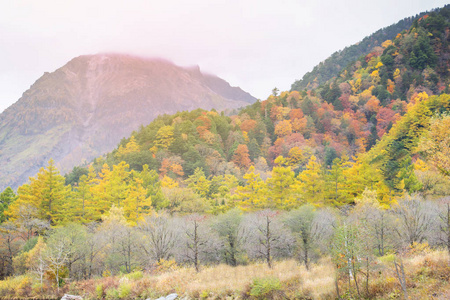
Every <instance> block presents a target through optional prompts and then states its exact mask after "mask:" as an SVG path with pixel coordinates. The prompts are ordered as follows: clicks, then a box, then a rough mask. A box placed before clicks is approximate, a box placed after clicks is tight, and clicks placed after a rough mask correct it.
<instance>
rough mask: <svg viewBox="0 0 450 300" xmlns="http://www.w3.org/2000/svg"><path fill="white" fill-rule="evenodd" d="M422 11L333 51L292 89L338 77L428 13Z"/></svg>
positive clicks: (297, 89) (315, 86)
mask: <svg viewBox="0 0 450 300" xmlns="http://www.w3.org/2000/svg"><path fill="white" fill-rule="evenodd" d="M426 14H427V12H422V13H420V14H417V15H416V16H413V17H408V18H404V19H403V20H400V21H398V22H397V23H395V24H392V25H390V26H388V27H385V28H382V29H379V30H378V31H376V32H374V33H373V34H371V35H370V36H367V37H365V38H364V39H363V40H362V41H360V42H358V43H356V44H354V45H351V46H349V47H346V48H344V49H343V50H341V51H337V52H335V53H333V54H332V55H331V56H330V57H329V58H327V59H326V60H324V61H323V62H321V63H320V64H318V65H317V66H315V67H314V69H313V70H312V71H310V72H307V73H306V74H305V75H303V77H302V79H300V80H297V81H295V82H294V83H293V84H292V86H291V90H292V91H294V90H296V91H301V90H304V89H308V90H310V89H313V88H317V87H318V86H319V85H321V84H323V83H325V82H326V81H328V80H330V79H331V78H333V77H336V76H337V75H338V74H339V72H341V70H342V69H343V68H345V67H346V66H347V65H348V64H349V63H352V62H354V61H356V60H357V59H358V58H359V57H360V56H361V55H364V56H365V55H367V54H368V53H369V52H370V51H371V50H372V49H373V48H374V47H379V46H381V43H382V42H384V41H385V40H391V39H394V38H395V37H396V35H397V34H398V33H400V32H402V31H403V30H408V29H409V28H410V27H411V25H412V24H413V23H414V21H415V20H418V19H419V18H421V17H423V16H424V15H426Z"/></svg>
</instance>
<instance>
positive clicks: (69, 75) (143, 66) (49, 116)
mask: <svg viewBox="0 0 450 300" xmlns="http://www.w3.org/2000/svg"><path fill="white" fill-rule="evenodd" d="M255 100H256V99H255V98H254V97H252V96H251V95H250V94H248V93H246V92H244V91H242V90H241V89H240V88H237V87H231V86H230V85H229V84H228V83H227V82H226V81H224V80H222V79H220V78H218V77H216V76H213V75H208V74H203V73H201V72H200V70H199V68H198V67H196V68H182V67H179V66H176V65H174V64H173V63H171V62H169V61H165V60H162V59H147V58H140V57H133V56H128V55H119V54H99V55H85V56H80V57H77V58H74V59H72V60H71V61H70V62H68V63H67V64H66V65H65V66H63V67H62V68H60V69H58V70H56V71H55V72H52V73H45V74H44V75H43V76H42V77H41V78H39V79H38V80H37V81H36V82H35V83H34V84H33V85H32V86H31V87H30V89H29V90H27V91H26V92H25V93H24V94H23V96H22V97H21V98H20V99H19V100H18V101H17V102H16V103H15V104H13V105H11V106H10V107H9V108H8V109H6V110H5V111H4V112H3V113H2V114H1V115H0V165H1V166H2V167H1V172H0V190H3V189H4V188H5V187H6V186H12V187H17V186H18V185H20V184H22V183H24V182H25V181H26V180H27V179H28V177H29V176H32V175H34V174H36V172H37V171H38V170H39V168H41V167H42V166H43V165H44V164H45V163H46V162H47V161H48V160H49V159H50V158H53V159H54V160H55V162H56V163H57V165H58V167H59V168H60V169H61V170H62V171H63V172H64V171H67V170H69V169H71V168H72V167H73V166H74V165H77V164H80V163H81V162H82V161H89V160H90V159H92V158H93V157H96V156H98V155H101V154H102V153H104V152H106V151H110V150H112V149H113V148H114V146H115V145H117V143H118V142H119V141H120V139H121V138H122V137H125V136H128V135H129V134H130V133H131V132H132V131H133V130H136V129H138V128H139V126H140V125H146V124H148V123H150V122H151V121H152V120H153V119H154V118H155V117H156V116H158V115H162V114H168V113H175V112H177V111H182V110H192V109H195V108H203V109H212V108H215V109H217V110H223V109H230V108H238V107H241V106H244V105H247V104H249V103H252V102H254V101H255Z"/></svg>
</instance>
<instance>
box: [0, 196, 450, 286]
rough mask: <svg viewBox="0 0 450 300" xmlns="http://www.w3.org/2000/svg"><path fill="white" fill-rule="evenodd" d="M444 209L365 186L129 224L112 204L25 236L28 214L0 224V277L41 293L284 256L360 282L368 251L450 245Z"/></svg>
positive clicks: (448, 205) (445, 203) (371, 262)
mask: <svg viewBox="0 0 450 300" xmlns="http://www.w3.org/2000/svg"><path fill="white" fill-rule="evenodd" d="M449 212H450V202H449V199H448V197H447V198H445V199H442V201H440V202H430V201H425V200H423V199H421V198H419V197H417V196H413V197H412V198H411V197H405V198H403V199H400V200H399V201H398V204H396V205H394V206H392V208H390V209H388V210H386V209H385V208H383V207H380V205H379V204H378V202H377V200H376V197H375V195H374V193H373V192H370V191H366V192H365V193H364V195H363V198H362V199H361V200H360V201H358V204H357V205H356V206H354V207H349V206H347V207H345V208H342V209H340V210H338V209H332V208H323V209H316V208H315V207H313V206H311V205H303V206H301V207H299V208H297V209H295V210H291V211H289V212H281V211H276V210H268V209H266V210H261V211H257V212H253V213H243V212H242V211H241V210H239V209H233V210H230V211H228V212H226V213H222V214H218V215H203V214H184V215H182V214H174V215H170V214H169V213H167V212H160V213H151V214H149V215H146V216H144V217H143V218H142V219H140V220H139V221H138V222H137V223H132V222H128V221H127V220H126V217H125V210H124V209H121V208H117V207H115V206H113V207H112V208H111V209H110V210H109V212H108V214H107V215H105V216H103V218H102V222H100V223H98V222H92V223H89V224H85V225H82V224H79V223H78V224H77V223H69V224H66V225H64V226H58V227H54V228H48V227H45V226H44V227H40V228H39V229H37V228H34V229H33V230H32V231H31V235H30V223H32V221H31V220H30V222H28V223H20V222H15V223H8V224H4V225H2V230H1V236H2V239H3V240H4V242H3V243H2V246H1V247H2V249H1V250H2V253H4V254H3V255H4V256H3V259H2V274H3V276H11V275H22V274H28V275H29V276H28V277H27V278H32V282H27V283H24V285H29V286H30V287H31V285H33V286H34V287H33V290H35V291H39V290H41V292H42V291H48V289H49V288H52V287H53V288H59V287H60V286H63V285H65V284H67V283H69V282H71V281H74V280H82V279H89V278H92V277H99V276H104V277H105V276H111V275H117V274H127V273H130V272H132V271H136V270H143V271H149V272H150V271H152V270H155V269H157V268H170V266H176V265H185V266H191V267H194V268H195V269H196V270H197V271H199V270H200V269H201V268H202V266H204V265H213V264H219V263H226V264H229V265H231V266H237V265H243V264H248V263H250V262H254V261H264V262H265V263H267V265H268V266H269V267H271V266H272V263H273V262H274V261H277V260H282V259H288V258H296V259H298V260H299V261H300V262H301V263H302V264H304V265H305V266H306V268H309V266H310V264H311V263H314V262H317V260H318V259H320V258H321V257H324V256H330V257H331V258H332V260H333V263H334V264H335V266H336V268H337V270H338V278H339V277H341V276H343V277H344V278H347V277H348V278H354V277H355V278H356V279H355V285H356V286H358V282H357V280H360V282H359V285H360V286H361V287H362V286H363V282H365V280H369V278H367V279H366V278H364V274H369V273H370V272H373V271H374V270H375V269H376V267H377V266H376V264H377V262H376V257H381V256H385V255H388V254H393V253H399V252H400V253H401V252H402V251H404V250H405V249H414V248H421V247H422V248H423V247H446V248H448V249H449V250H450V220H449ZM36 223H39V222H36ZM47 225H48V224H47ZM38 231H40V232H41V234H40V235H39V236H37V235H36V232H38ZM6 249H8V251H5V250H6ZM352 274H353V275H352ZM367 276H368V275H367ZM363 278H364V280H363ZM352 280H353V279H352ZM366 284H368V282H367V283H366ZM38 294H39V292H38Z"/></svg>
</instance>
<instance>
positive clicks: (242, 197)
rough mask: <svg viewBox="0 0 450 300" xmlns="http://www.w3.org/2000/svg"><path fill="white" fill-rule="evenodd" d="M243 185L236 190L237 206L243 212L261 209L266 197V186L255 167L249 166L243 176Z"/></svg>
mask: <svg viewBox="0 0 450 300" xmlns="http://www.w3.org/2000/svg"><path fill="white" fill-rule="evenodd" d="M244 179H245V185H244V186H239V187H238V188H237V198H238V201H239V202H238V206H239V208H241V209H242V210H244V211H250V210H255V209H258V208H263V207H264V206H265V205H266V203H265V197H266V195H265V194H266V185H265V183H264V181H263V180H262V179H261V177H260V175H259V173H255V167H254V166H251V167H250V168H249V169H248V171H247V173H246V174H245V175H244Z"/></svg>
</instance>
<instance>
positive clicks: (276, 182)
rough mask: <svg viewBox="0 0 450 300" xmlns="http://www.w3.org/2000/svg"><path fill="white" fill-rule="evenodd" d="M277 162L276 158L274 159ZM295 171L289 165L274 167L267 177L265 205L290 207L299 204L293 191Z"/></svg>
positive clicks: (282, 207)
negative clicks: (270, 174)
mask: <svg viewBox="0 0 450 300" xmlns="http://www.w3.org/2000/svg"><path fill="white" fill-rule="evenodd" d="M275 162H277V160H275ZM294 183H295V173H294V172H293V171H292V170H291V167H282V166H279V167H274V168H273V170H272V177H270V178H268V179H267V196H268V197H267V205H266V207H270V208H281V209H290V208H293V207H296V206H298V205H299V197H298V195H296V194H295V193H294V189H293V187H294Z"/></svg>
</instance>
